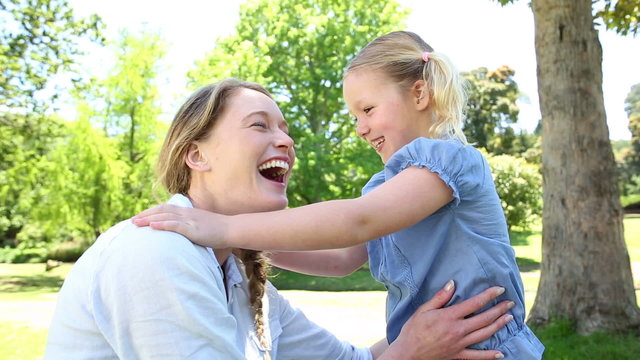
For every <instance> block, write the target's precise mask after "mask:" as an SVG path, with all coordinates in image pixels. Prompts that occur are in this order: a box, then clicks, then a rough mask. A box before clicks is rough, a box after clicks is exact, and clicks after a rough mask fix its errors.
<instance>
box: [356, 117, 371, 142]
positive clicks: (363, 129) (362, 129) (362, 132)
mask: <svg viewBox="0 0 640 360" xmlns="http://www.w3.org/2000/svg"><path fill="white" fill-rule="evenodd" d="M369 131H371V129H370V128H369V126H367V125H366V124H365V123H364V121H361V120H358V123H357V125H356V132H357V133H358V136H360V137H361V138H363V137H365V136H366V135H367V134H368V133H369Z"/></svg>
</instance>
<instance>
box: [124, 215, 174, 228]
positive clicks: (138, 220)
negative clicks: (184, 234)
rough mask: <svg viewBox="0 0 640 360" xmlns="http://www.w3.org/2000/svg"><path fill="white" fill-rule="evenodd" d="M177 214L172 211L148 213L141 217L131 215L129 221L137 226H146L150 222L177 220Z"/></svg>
mask: <svg viewBox="0 0 640 360" xmlns="http://www.w3.org/2000/svg"><path fill="white" fill-rule="evenodd" d="M179 218H180V217H179V216H178V215H176V214H172V213H159V214H150V215H147V216H143V217H133V218H132V219H131V221H132V222H133V223H134V224H136V225H137V226H148V225H150V224H151V223H154V222H159V221H170V220H175V221H178V220H179Z"/></svg>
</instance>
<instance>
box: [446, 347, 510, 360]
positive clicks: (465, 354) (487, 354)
mask: <svg viewBox="0 0 640 360" xmlns="http://www.w3.org/2000/svg"><path fill="white" fill-rule="evenodd" d="M455 358H456V359H502V358H504V356H503V355H502V353H501V352H500V351H497V350H474V349H465V350H462V351H461V352H459V353H458V354H457V355H456V356H455Z"/></svg>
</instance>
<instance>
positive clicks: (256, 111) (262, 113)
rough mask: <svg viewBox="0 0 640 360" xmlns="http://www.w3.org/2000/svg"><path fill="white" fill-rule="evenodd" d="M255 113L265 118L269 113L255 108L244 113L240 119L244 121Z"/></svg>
mask: <svg viewBox="0 0 640 360" xmlns="http://www.w3.org/2000/svg"><path fill="white" fill-rule="evenodd" d="M255 115H261V116H264V117H266V118H268V117H269V113H268V112H266V111H264V110H255V111H252V112H250V113H248V114H247V115H245V116H244V117H243V118H242V121H245V120H247V119H249V118H250V117H252V116H255Z"/></svg>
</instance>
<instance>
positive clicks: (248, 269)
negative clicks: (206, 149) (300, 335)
mask: <svg viewBox="0 0 640 360" xmlns="http://www.w3.org/2000/svg"><path fill="white" fill-rule="evenodd" d="M241 89H251V90H255V91H258V92H261V93H263V94H265V95H267V96H269V97H270V98H271V94H269V92H268V91H267V90H266V89H265V88H264V87H262V86H261V85H259V84H256V83H252V82H246V81H241V80H238V79H233V78H229V79H225V80H222V81H220V82H218V83H215V84H210V85H207V86H204V87H202V88H200V89H198V90H197V91H196V92H195V93H193V95H191V96H190V97H189V98H188V99H187V101H186V102H185V103H184V104H183V105H182V106H181V107H180V110H178V113H177V114H176V116H175V117H174V119H173V122H172V123H171V126H170V127H169V131H168V133H167V136H166V138H165V140H164V144H163V145H162V149H161V150H160V155H159V157H158V166H157V173H158V181H159V183H160V184H162V186H164V187H165V188H166V189H167V191H169V193H171V194H183V195H187V192H188V190H189V186H190V185H191V170H190V168H189V167H188V166H187V165H186V162H185V157H186V155H187V151H188V150H189V146H190V145H191V144H193V143H194V142H196V141H200V140H204V139H206V138H207V137H208V136H209V135H210V134H211V131H212V129H213V127H214V125H215V123H216V121H218V118H219V117H220V115H221V114H222V113H223V112H224V110H225V107H226V106H227V103H228V101H229V99H230V98H231V97H232V96H233V95H234V94H236V93H237V92H238V91H240V90H241ZM238 254H239V257H240V259H241V260H242V262H243V264H244V265H245V273H246V275H247V278H248V280H249V291H250V295H249V297H250V302H251V310H252V312H253V315H254V324H255V328H256V333H257V334H258V338H259V339H260V340H261V341H262V343H263V345H264V346H265V348H267V349H270V348H271V346H270V344H267V341H266V338H265V333H264V320H263V310H262V298H263V296H264V292H265V287H266V280H267V273H268V263H267V261H266V257H265V256H264V255H263V254H262V253H261V252H259V251H253V250H241V251H239V252H238Z"/></svg>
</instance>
